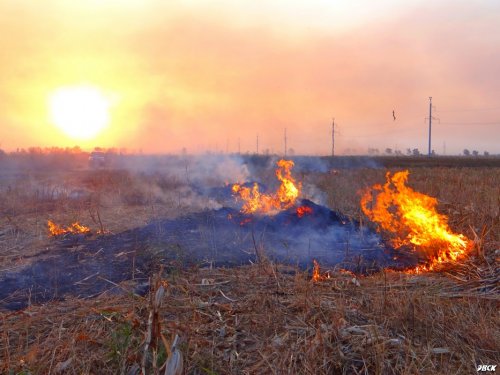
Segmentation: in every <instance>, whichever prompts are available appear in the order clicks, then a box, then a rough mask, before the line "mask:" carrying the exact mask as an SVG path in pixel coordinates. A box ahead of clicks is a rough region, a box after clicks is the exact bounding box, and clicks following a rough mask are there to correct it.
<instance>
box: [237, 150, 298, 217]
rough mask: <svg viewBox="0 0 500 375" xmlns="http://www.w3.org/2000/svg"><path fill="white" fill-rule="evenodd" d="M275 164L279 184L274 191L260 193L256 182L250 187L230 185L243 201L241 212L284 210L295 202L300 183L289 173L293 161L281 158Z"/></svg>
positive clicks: (268, 212)
mask: <svg viewBox="0 0 500 375" xmlns="http://www.w3.org/2000/svg"><path fill="white" fill-rule="evenodd" d="M276 164H277V166H278V168H277V169H276V177H277V179H278V180H279V181H280V182H281V184H280V186H279V187H278V189H277V191H276V192H275V193H272V194H264V193H261V192H260V190H259V185H258V184H257V183H255V184H254V185H253V186H252V187H251V188H250V187H245V186H242V185H240V184H234V185H233V186H232V191H233V194H235V195H237V196H238V197H239V198H240V199H241V200H243V202H244V204H243V207H242V208H241V211H242V212H243V213H247V214H248V213H265V214H273V213H277V212H279V211H281V210H286V209H288V208H290V207H292V206H293V205H294V204H295V201H296V199H297V197H298V196H299V195H300V189H301V185H300V183H297V182H296V181H295V179H294V178H293V177H292V174H291V169H292V168H293V166H294V163H293V161H291V160H283V159H282V160H280V161H278V162H277V163H276Z"/></svg>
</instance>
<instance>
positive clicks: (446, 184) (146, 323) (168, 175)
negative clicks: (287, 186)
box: [0, 156, 500, 374]
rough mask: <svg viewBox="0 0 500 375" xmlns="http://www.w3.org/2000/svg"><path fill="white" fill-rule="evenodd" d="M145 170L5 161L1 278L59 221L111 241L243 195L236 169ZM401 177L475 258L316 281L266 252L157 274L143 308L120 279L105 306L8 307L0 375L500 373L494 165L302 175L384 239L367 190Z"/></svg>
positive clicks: (499, 206)
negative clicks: (220, 197) (222, 192)
mask: <svg viewBox="0 0 500 375" xmlns="http://www.w3.org/2000/svg"><path fill="white" fill-rule="evenodd" d="M143 159H144V160H143ZM143 159H141V158H136V159H133V160H131V161H130V162H129V163H128V164H127V165H126V166H127V167H126V168H125V166H124V165H120V167H119V168H113V169H102V170H89V169H87V168H86V166H85V158H79V157H75V158H74V159H72V160H71V163H69V162H68V161H67V160H66V161H61V160H60V159H57V158H56V159H50V160H49V159H43V158H40V159H36V158H35V159H32V160H21V161H18V162H17V163H14V162H13V161H12V160H7V161H5V160H4V161H3V163H4V164H3V166H4V168H3V169H2V172H1V173H0V212H1V215H0V275H1V274H2V273H5V272H14V271H15V270H16V269H17V268H19V267H22V266H24V265H29V264H30V262H32V261H33V260H34V259H38V258H40V257H50V252H49V253H47V249H49V248H50V246H51V244H53V243H54V242H55V241H58V240H57V239H55V238H53V237H51V236H49V235H48V230H47V221H48V220H52V221H54V222H55V223H59V224H62V225H69V224H71V223H73V222H76V221H78V222H80V223H82V224H84V225H87V226H89V227H90V229H91V231H92V233H93V234H92V235H91V236H92V238H93V237H97V236H100V235H103V236H106V235H108V234H109V233H120V232H123V231H126V230H128V229H132V228H136V227H141V226H144V225H146V224H147V223H149V222H151V221H152V220H154V219H159V218H175V217H179V216H182V215H185V214H187V213H190V212H198V211H201V210H206V209H216V208H218V207H220V206H222V205H224V204H226V203H227V202H222V201H217V199H213V198H211V197H210V194H208V193H203V194H201V193H199V192H195V191H193V185H198V186H199V185H202V186H199V187H200V189H201V190H204V189H205V188H209V187H213V186H218V185H221V184H224V183H232V182H242V181H236V179H238V178H239V176H238V174H239V172H241V167H242V164H238V163H239V162H238V163H235V162H234V160H232V159H231V158H227V157H221V158H220V159H218V158H216V157H215V156H213V157H210V158H208V159H210V160H209V161H208V162H207V161H205V162H206V163H208V164H207V165H202V166H200V165H199V163H200V161H199V160H198V159H190V158H189V157H187V156H186V157H181V156H179V157H174V156H171V157H168V158H167V157H165V159H161V158H147V157H144V158H143ZM228 159H229V161H228ZM237 159H238V160H240V158H237ZM54 160H55V161H57V166H56V167H54V166H53V165H54V163H55V161H54ZM243 161H244V164H245V168H247V169H249V170H250V175H251V176H252V177H253V178H254V179H258V180H260V181H269V180H270V179H272V178H273V175H274V167H273V165H272V163H271V162H270V160H269V158H265V157H261V158H259V157H246V158H243ZM35 162H36V163H39V164H36V163H35ZM65 163H66V164H65ZM68 163H69V164H68ZM34 165H36V167H33V166H34ZM310 166H311V167H310ZM218 167H222V168H218ZM401 169H409V171H410V175H409V182H408V184H409V185H410V186H411V187H412V188H413V189H414V190H416V191H419V192H421V193H424V194H427V195H430V196H433V197H436V198H437V199H438V201H439V205H438V210H439V212H440V213H442V214H445V215H447V216H448V218H449V225H450V227H451V228H452V230H453V231H454V232H455V233H462V234H464V235H465V236H466V237H468V238H469V239H470V240H472V241H473V243H474V245H473V247H472V249H471V250H470V252H469V256H468V257H466V258H465V259H461V260H460V261H459V262H456V263H453V264H444V265H442V267H440V268H439V269H438V270H435V271H433V272H428V273H422V274H412V273H407V272H399V271H392V270H384V271H381V272H377V273H375V274H372V275H369V276H363V275H355V274H352V273H350V272H345V271H342V270H339V269H331V270H329V271H330V272H329V275H330V277H329V278H328V279H324V280H321V281H317V282H313V281H311V272H312V259H311V266H310V268H309V269H305V270H304V269H299V268H296V267H291V266H284V265H280V264H276V263H274V262H272V261H270V260H269V259H266V256H265V247H264V248H263V249H261V250H262V254H261V255H262V256H261V257H259V262H257V263H255V264H249V265H246V266H242V267H238V268H214V267H210V266H207V265H205V264H200V265H198V266H190V267H188V268H186V267H182V265H180V264H178V265H172V264H169V265H168V266H165V267H162V266H161V265H160V264H156V265H155V266H154V267H153V268H152V274H153V276H152V281H151V282H150V284H151V291H150V293H149V294H146V295H144V296H141V295H139V294H136V293H134V290H135V289H134V288H135V284H136V283H135V282H134V280H128V281H124V282H123V283H120V285H119V286H117V285H115V284H114V283H112V282H111V281H110V282H109V287H110V288H109V289H110V292H104V293H103V294H100V295H98V296H95V297H93V298H85V299H78V298H74V297H68V298H66V299H65V300H61V301H51V302H47V303H44V304H30V305H29V306H28V307H27V308H25V309H22V310H19V311H9V310H0V373H6V374H46V373H52V374H57V373H68V374H73V373H75V374H76V373H78V374H116V373H122V374H139V373H140V371H141V368H145V369H146V371H147V373H151V374H152V373H160V371H161V373H163V372H165V369H164V368H162V366H164V364H165V362H167V365H168V366H173V367H175V366H176V365H177V366H178V365H179V364H180V363H182V364H183V372H178V373H186V374H283V373H287V374H335V373H339V374H469V373H470V374H473V373H476V366H477V365H480V364H488V365H495V364H499V363H500V354H499V350H498V349H499V348H500V316H499V314H498V311H499V300H500V298H499V290H498V284H499V281H500V267H499V266H498V258H499V257H500V162H499V160H498V158H494V157H491V158H477V159H473V158H459V157H457V158H452V157H449V158H442V159H439V158H435V159H427V158H409V157H408V158H406V157H401V158H378V159H377V158H375V159H368V158H339V159H336V160H331V159H328V158H326V159H321V160H320V159H318V160H315V159H314V158H307V159H303V160H302V159H300V158H298V159H297V160H296V175H295V176H296V178H297V180H300V181H301V182H302V184H303V187H304V189H303V194H304V196H305V197H306V198H310V199H311V200H313V201H317V203H320V204H324V205H326V206H328V207H329V208H331V209H333V210H335V211H337V212H341V213H343V214H344V215H346V216H348V217H349V218H351V219H353V220H356V221H358V222H360V223H361V224H362V225H366V226H373V224H372V223H369V221H368V219H367V218H366V217H365V216H364V214H363V213H362V211H361V208H360V192H361V191H363V189H366V188H368V187H370V186H372V185H373V184H375V183H383V182H384V180H385V177H384V176H385V173H386V172H387V171H388V170H390V171H397V170H401ZM207 171H208V172H207ZM221 171H222V172H221ZM224 171H225V172H227V173H223V172H224ZM216 172H217V173H216ZM219 172H221V173H219ZM229 178H233V179H232V180H227V179H229ZM99 231H100V232H101V234H98V232H99ZM326 271H327V270H326V269H322V270H321V272H326ZM132 274H134V272H133V271H132ZM117 291H118V292H117ZM175 337H177V338H178V339H179V340H178V341H177V342H176V345H173V341H174V338H175ZM171 373H176V372H175V371H173V372H171Z"/></svg>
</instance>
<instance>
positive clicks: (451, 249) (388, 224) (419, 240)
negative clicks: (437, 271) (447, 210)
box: [361, 170, 471, 273]
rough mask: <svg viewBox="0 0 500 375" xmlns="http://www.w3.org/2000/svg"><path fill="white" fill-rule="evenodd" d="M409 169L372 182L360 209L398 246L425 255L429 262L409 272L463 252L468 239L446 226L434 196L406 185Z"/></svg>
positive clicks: (428, 266)
mask: <svg viewBox="0 0 500 375" xmlns="http://www.w3.org/2000/svg"><path fill="white" fill-rule="evenodd" d="M408 173H409V172H408V171H407V170H406V171H401V172H397V173H395V174H394V175H393V176H392V177H391V176H390V172H387V174H386V179H387V181H386V183H385V184H384V185H383V186H382V185H379V184H377V185H374V186H373V187H372V189H368V190H367V191H366V192H365V193H364V194H363V196H362V198H361V209H362V210H363V212H364V213H365V215H366V216H368V218H369V219H370V220H372V221H374V222H376V223H377V224H378V225H379V226H380V228H381V229H383V230H385V231H387V232H389V233H392V234H393V235H394V236H395V237H394V238H393V239H392V240H391V244H392V245H393V246H394V247H395V248H396V249H397V248H400V247H401V246H413V247H414V248H418V249H419V250H421V251H423V252H424V253H425V254H426V255H427V256H428V264H427V265H425V266H419V267H417V268H415V269H414V270H413V271H411V272H415V273H419V272H421V271H431V270H433V269H434V268H435V266H436V265H438V264H441V263H444V262H452V261H456V260H458V259H459V258H461V257H463V256H465V255H466V253H467V252H468V250H469V249H470V248H471V241H470V240H468V239H467V238H466V237H465V236H464V235H462V234H455V233H453V232H452V231H451V230H450V228H449V227H448V217H447V216H446V215H442V214H439V213H438V212H437V211H436V206H437V199H436V198H433V197H430V196H428V195H425V194H422V193H419V192H416V191H414V190H413V189H411V188H410V187H408V186H406V181H407V179H408Z"/></svg>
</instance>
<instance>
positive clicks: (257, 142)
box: [257, 134, 259, 155]
mask: <svg viewBox="0 0 500 375" xmlns="http://www.w3.org/2000/svg"><path fill="white" fill-rule="evenodd" d="M257 155H259V135H258V134H257Z"/></svg>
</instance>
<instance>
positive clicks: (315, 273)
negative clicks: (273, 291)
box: [311, 259, 330, 282]
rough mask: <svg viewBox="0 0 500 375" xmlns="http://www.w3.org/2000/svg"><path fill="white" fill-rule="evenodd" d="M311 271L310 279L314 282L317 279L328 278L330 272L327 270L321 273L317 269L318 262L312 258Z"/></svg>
mask: <svg viewBox="0 0 500 375" xmlns="http://www.w3.org/2000/svg"><path fill="white" fill-rule="evenodd" d="M313 264H314V266H313V273H312V278H311V280H312V281H314V282H317V281H323V280H328V279H329V278H330V274H329V273H328V272H327V273H326V274H324V275H322V274H321V272H320V270H319V263H318V261H317V260H316V259H313Z"/></svg>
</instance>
